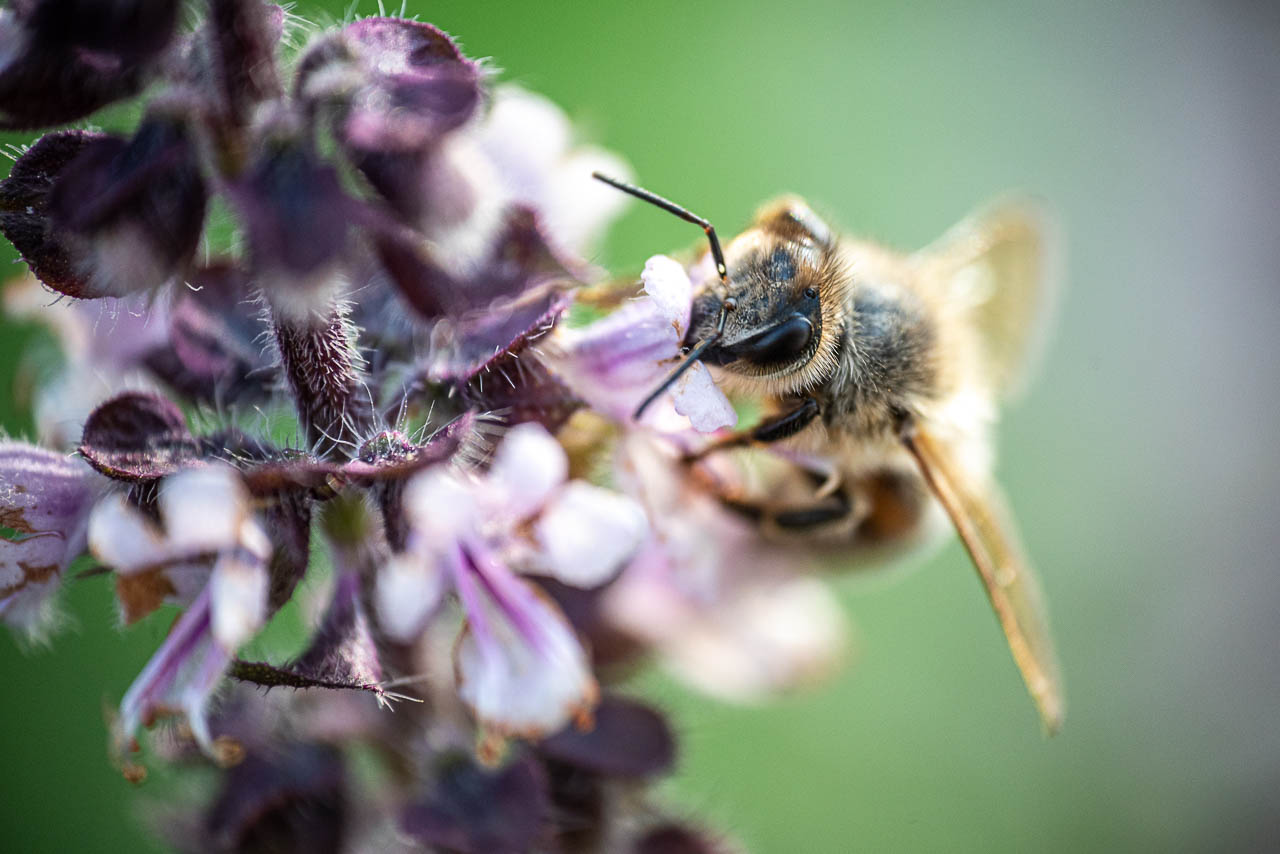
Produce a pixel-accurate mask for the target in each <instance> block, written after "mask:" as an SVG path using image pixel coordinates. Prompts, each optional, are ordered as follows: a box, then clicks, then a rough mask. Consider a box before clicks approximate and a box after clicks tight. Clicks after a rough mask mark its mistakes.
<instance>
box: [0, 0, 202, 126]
mask: <svg viewBox="0 0 1280 854" xmlns="http://www.w3.org/2000/svg"><path fill="white" fill-rule="evenodd" d="M179 5H180V4H179V3H178V2H177V0H28V2H23V3H15V4H13V6H12V7H11V8H10V9H8V10H5V11H4V12H2V13H0V41H3V42H4V43H5V44H6V51H5V56H4V58H3V59H0V127H4V128H11V129H12V128H34V127H41V126H48V125H54V124H62V123H64V122H70V121H75V120H76V119H80V118H83V117H85V116H87V115H89V114H90V113H92V112H94V111H95V110H97V109H98V108H99V107H102V106H105V105H106V104H109V103H111V102H112V101H117V100H119V99H121V98H126V97H128V96H130V95H133V94H134V93H136V92H137V91H138V90H140V89H141V88H142V85H143V84H144V83H145V82H146V79H147V76H148V72H149V71H150V70H151V66H152V65H153V64H154V60H155V59H156V58H157V57H158V55H159V54H160V53H161V52H162V51H163V50H164V48H165V47H166V46H167V45H168V43H169V41H170V39H171V38H172V37H173V33H174V28H175V25H176V23H177V15H178V8H179Z"/></svg>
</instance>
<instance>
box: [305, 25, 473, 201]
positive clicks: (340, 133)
mask: <svg viewBox="0 0 1280 854" xmlns="http://www.w3.org/2000/svg"><path fill="white" fill-rule="evenodd" d="M480 78H481V75H480V71H479V67H478V66H477V65H476V64H475V63H474V62H471V61H470V60H468V59H466V58H465V57H463V56H462V54H461V52H459V50H458V49H457V46H456V45H454V43H453V42H452V41H451V40H450V38H449V37H448V36H447V35H445V34H444V33H443V32H441V31H440V30H438V29H436V28H435V27H433V26H431V25H430V24H424V23H419V22H417V21H409V20H405V19H402V18H364V19H362V20H359V21H356V22H355V23H353V24H350V25H348V26H347V27H346V28H345V29H344V30H342V31H341V32H340V33H338V34H335V35H334V36H332V37H330V38H328V39H326V40H324V41H321V42H319V43H317V44H316V45H314V46H313V47H312V48H311V49H310V50H309V51H308V52H307V54H306V56H304V57H303V59H302V61H301V63H300V64H299V69H298V77H297V81H296V83H295V92H296V94H297V96H298V97H299V98H300V99H301V100H302V101H303V103H305V104H307V105H308V106H309V108H310V109H311V110H313V111H314V110H317V109H319V108H321V107H322V106H329V107H331V108H332V109H331V110H330V114H331V117H332V119H333V122H334V132H335V135H336V136H337V137H338V139H339V140H340V141H341V143H342V145H343V148H344V150H345V151H346V152H347V154H348V156H349V157H350V158H351V160H352V161H353V163H354V164H355V165H356V167H357V168H358V169H360V171H361V172H363V173H364V175H365V177H366V178H367V179H368V180H369V183H370V184H371V185H373V187H374V189H376V190H377V191H378V192H379V193H380V194H382V196H383V197H384V198H386V199H387V201H388V202H389V203H390V204H391V206H392V208H393V209H395V210H396V211H397V212H398V213H400V214H401V215H402V216H404V217H406V218H408V219H409V220H411V221H412V220H416V219H417V218H418V217H419V216H421V214H422V212H423V210H424V209H425V206H426V205H428V204H431V203H432V201H433V200H431V199H429V198H427V197H426V196H425V195H424V194H422V193H420V192H419V189H420V187H421V184H422V183H423V182H422V172H423V170H424V169H425V168H426V163H427V160H428V157H429V154H430V153H431V150H432V149H433V147H434V146H435V144H436V143H437V141H439V140H440V139H441V138H442V137H443V136H444V135H445V134H447V133H448V132H450V131H452V130H454V129H456V128H457V127H459V126H460V125H462V124H463V123H464V122H466V121H467V119H469V118H470V117H471V115H472V114H473V113H474V112H475V109H476V107H477V105H478V104H479V103H480Z"/></svg>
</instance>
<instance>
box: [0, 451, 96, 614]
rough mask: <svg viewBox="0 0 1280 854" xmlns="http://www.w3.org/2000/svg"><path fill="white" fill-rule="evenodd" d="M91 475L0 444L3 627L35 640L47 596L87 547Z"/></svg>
mask: <svg viewBox="0 0 1280 854" xmlns="http://www.w3.org/2000/svg"><path fill="white" fill-rule="evenodd" d="M95 478H96V475H94V474H93V473H92V471H91V470H90V469H89V468H88V466H86V465H85V464H84V463H83V462H82V461H80V460H74V459H68V458H67V457H64V456H63V455H61V454H57V453H54V452H53V451H48V450H45V449H43V448H37V447H35V446H32V445H25V444H21V443H18V442H0V621H3V622H5V623H7V624H8V625H10V626H12V627H14V628H18V629H21V630H22V631H23V632H25V633H27V634H28V635H31V636H38V635H40V634H41V633H42V631H43V630H44V629H46V628H48V627H49V625H50V621H51V619H52V617H53V600H52V594H53V593H54V592H55V591H56V590H57V589H58V586H59V584H60V583H61V580H62V574H63V573H64V572H65V571H66V568H67V564H69V563H70V562H71V561H72V560H73V559H74V558H75V557H76V556H78V555H79V554H80V553H81V552H82V551H83V550H84V547H85V530H86V525H87V517H88V514H89V510H90V507H91V506H92V502H93V497H94V491H95V485H94V479H95Z"/></svg>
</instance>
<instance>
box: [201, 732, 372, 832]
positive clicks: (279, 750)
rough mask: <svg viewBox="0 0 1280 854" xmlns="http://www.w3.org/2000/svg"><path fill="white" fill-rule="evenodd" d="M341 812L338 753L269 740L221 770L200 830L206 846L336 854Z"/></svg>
mask: <svg viewBox="0 0 1280 854" xmlns="http://www.w3.org/2000/svg"><path fill="white" fill-rule="evenodd" d="M346 815H347V795H346V774H345V771H344V768H343V763H342V755H341V753H339V752H338V751H337V750H334V749H333V748H330V747H325V746H321V745H313V744H299V743H286V744H273V745H272V746H271V748H270V749H269V750H263V751H251V752H249V753H248V755H246V756H245V758H244V761H242V762H240V763H239V764H237V765H235V766H234V767H233V768H231V769H230V770H228V771H227V772H226V776H225V778H224V780H223V784H222V791H221V793H220V794H219V796H218V799H217V801H215V802H214V804H213V806H212V807H211V808H210V810H209V812H208V814H207V815H206V816H205V827H204V830H205V833H206V834H207V840H206V841H207V843H208V850H214V851H264V852H265V851H307V852H315V854H337V852H339V851H341V850H343V832H344V829H345V825H346ZM202 850H204V849H203V848H202Z"/></svg>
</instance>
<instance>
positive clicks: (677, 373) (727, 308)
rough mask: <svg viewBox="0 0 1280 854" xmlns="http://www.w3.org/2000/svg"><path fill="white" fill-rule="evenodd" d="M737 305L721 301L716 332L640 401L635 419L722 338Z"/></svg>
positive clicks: (705, 339) (693, 350) (732, 302)
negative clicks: (727, 321)
mask: <svg viewBox="0 0 1280 854" xmlns="http://www.w3.org/2000/svg"><path fill="white" fill-rule="evenodd" d="M713 245H714V244H713ZM736 307H737V304H736V303H735V302H734V300H733V298H732V297H730V298H729V299H726V300H725V301H724V302H722V303H720V314H719V315H718V316H717V317H716V330H715V332H712V333H711V334H710V335H708V336H707V337H706V338H704V339H703V340H702V341H701V342H700V343H699V344H698V346H696V347H694V348H693V349H692V350H690V351H689V355H688V356H685V358H684V361H683V362H681V363H680V364H679V365H678V366H677V367H676V369H675V370H674V371H672V372H671V373H670V374H668V375H667V378H666V379H665V380H663V381H662V385H660V386H658V387H657V388H656V389H654V390H653V391H652V392H650V393H649V396H648V397H646V398H645V399H644V400H642V401H641V402H640V405H639V406H637V407H636V411H635V413H634V414H633V415H632V416H631V417H632V419H633V420H635V421H639V420H640V416H641V415H643V414H644V411H645V410H646V409H648V408H649V404H651V403H653V402H654V401H655V400H657V399H658V398H659V397H660V396H661V395H662V393H663V392H664V391H666V390H667V389H669V388H671V386H672V385H674V384H675V381H676V380H678V379H680V377H681V376H683V375H684V372H685V371H687V370H689V369H690V368H692V367H693V365H694V363H695V362H697V361H698V360H699V359H701V358H702V354H703V353H705V352H706V351H707V348H708V347H710V346H711V345H712V344H714V343H716V342H717V341H719V340H720V336H721V335H723V334H724V324H725V321H726V320H727V319H728V317H729V312H731V311H733V310H734V308H736Z"/></svg>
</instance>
